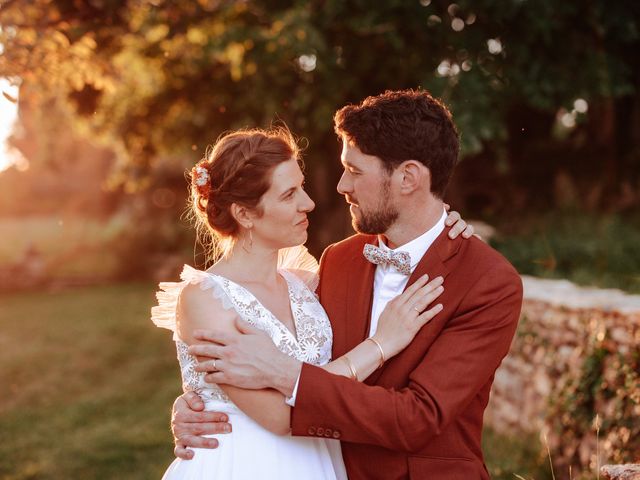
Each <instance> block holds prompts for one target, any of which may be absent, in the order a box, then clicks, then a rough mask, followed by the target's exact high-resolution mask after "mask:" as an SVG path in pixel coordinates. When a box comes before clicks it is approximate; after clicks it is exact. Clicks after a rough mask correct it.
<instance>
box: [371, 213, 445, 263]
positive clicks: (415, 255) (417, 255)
mask: <svg viewBox="0 0 640 480" xmlns="http://www.w3.org/2000/svg"><path fill="white" fill-rule="evenodd" d="M446 219H447V211H446V210H443V211H442V216H441V217H440V220H438V221H437V222H436V224H435V225H434V226H433V227H431V228H430V229H429V230H427V231H426V232H424V233H423V234H422V235H420V236H419V237H416V238H414V239H413V240H411V241H410V242H407V243H405V244H404V245H400V246H399V247H397V248H393V249H391V248H389V247H388V246H387V245H386V244H385V243H384V240H383V237H382V236H381V235H379V236H378V245H379V247H380V248H382V249H383V250H391V251H392V252H398V251H403V252H407V253H408V254H409V255H410V256H411V270H412V271H413V269H414V268H415V267H416V265H418V263H420V260H422V257H424V254H425V253H427V250H428V249H429V247H430V246H431V245H432V244H433V242H435V240H436V238H438V236H439V235H440V234H441V233H442V232H443V231H444V222H445V220H446Z"/></svg>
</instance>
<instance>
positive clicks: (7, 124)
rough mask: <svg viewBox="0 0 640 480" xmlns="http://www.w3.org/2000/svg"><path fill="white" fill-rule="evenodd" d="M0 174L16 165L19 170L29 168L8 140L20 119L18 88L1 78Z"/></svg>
mask: <svg viewBox="0 0 640 480" xmlns="http://www.w3.org/2000/svg"><path fill="white" fill-rule="evenodd" d="M0 92H2V95H1V96H0V172H1V171H3V170H6V169H7V168H9V167H11V166H13V165H15V166H16V167H18V168H19V169H26V168H27V161H26V160H25V158H24V157H23V156H22V155H21V154H20V152H19V151H17V150H16V149H15V148H11V147H10V146H9V145H8V143H7V140H8V138H9V137H10V136H11V134H12V133H13V128H14V125H15V123H16V120H17V118H18V103H17V101H14V100H17V98H18V87H17V86H16V85H11V83H10V82H9V81H8V80H7V79H5V78H0Z"/></svg>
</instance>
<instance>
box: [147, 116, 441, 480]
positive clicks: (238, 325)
mask: <svg viewBox="0 0 640 480" xmlns="http://www.w3.org/2000/svg"><path fill="white" fill-rule="evenodd" d="M299 162H300V160H299V150H298V147H297V144H296V142H295V140H294V139H293V137H292V135H291V133H290V132H289V131H288V130H286V129H284V128H280V129H273V130H269V131H265V130H243V131H236V132H234V133H231V134H228V135H226V136H224V137H222V138H221V139H220V140H219V141H218V142H217V143H216V145H215V146H214V147H213V148H212V149H211V151H210V152H208V154H207V155H206V157H205V158H204V159H203V160H201V161H200V162H199V163H198V164H197V165H196V166H195V167H194V168H193V170H192V172H191V200H192V206H193V213H194V216H195V218H196V222H197V228H198V229H199V231H200V233H202V232H208V234H210V236H211V239H212V243H210V245H211V246H212V255H213V256H214V257H215V258H217V261H216V263H214V264H213V266H212V267H211V268H209V269H208V270H206V271H200V270H195V269H193V268H191V267H189V266H186V265H185V267H184V270H183V272H182V274H181V278H182V282H179V283H161V284H160V287H161V289H162V291H160V292H158V294H157V296H158V300H159V305H158V306H156V307H154V308H153V309H152V320H153V322H154V323H155V324H156V325H157V326H160V327H164V328H169V329H171V330H173V332H174V340H175V342H176V347H177V351H178V361H179V363H180V369H181V374H182V387H183V390H184V391H185V392H187V391H194V392H196V393H198V394H199V395H200V397H201V398H202V399H203V400H204V402H205V409H206V410H210V411H217V412H224V413H225V414H227V416H228V417H229V423H230V424H231V425H232V427H233V432H232V433H231V434H227V435H220V436H215V437H216V438H217V439H218V441H219V448H217V449H216V450H208V449H196V450H195V455H194V456H193V459H192V460H181V459H176V460H175V461H174V462H173V463H172V464H171V465H170V466H169V468H168V470H167V471H166V473H165V475H164V478H165V479H167V480H178V479H181V480H184V479H193V480H196V479H205V478H224V479H247V478H273V479H276V478H277V479H281V480H287V479H291V480H293V479H300V478H305V479H318V480H320V479H323V480H324V479H336V478H339V479H344V478H346V473H345V469H344V465H343V463H342V457H341V454H340V446H339V442H338V440H336V439H333V438H330V439H322V438H304V437H292V436H291V435H290V434H289V417H290V410H291V407H289V406H288V405H287V403H286V402H285V400H286V399H285V397H284V396H283V395H282V394H281V393H280V392H278V391H275V390H270V389H265V390H259V391H256V390H244V389H241V388H237V387H232V386H229V385H213V384H208V383H206V382H205V381H204V374H203V373H199V372H197V371H196V370H195V366H196V363H197V359H196V358H194V357H193V356H191V355H189V353H188V351H187V349H188V346H189V345H192V344H195V343H198V341H197V340H196V339H195V338H194V331H195V330H197V329H204V328H209V329H211V328H215V329H217V330H219V331H222V332H224V331H233V330H234V329H240V330H246V329H252V328H255V329H259V330H262V331H263V332H265V333H266V334H267V335H269V337H270V338H271V340H272V341H273V343H274V344H275V345H276V347H277V348H278V349H280V350H281V351H283V352H285V353H287V354H288V355H291V356H294V357H295V358H297V359H298V360H301V361H303V362H308V363H311V364H314V365H318V366H323V368H325V369H326V370H328V371H329V372H331V373H334V374H336V375H344V376H348V377H352V378H355V379H357V380H360V381H362V380H364V379H366V378H367V377H368V376H369V375H370V374H371V373H373V372H374V371H375V370H376V369H377V368H378V367H380V366H381V365H382V363H384V361H385V360H386V359H389V358H391V357H392V356H394V355H396V354H398V353H399V352H400V351H402V350H403V349H404V348H405V347H406V346H407V345H408V344H409V343H410V342H411V340H412V339H413V337H414V336H415V335H416V333H417V332H418V331H419V330H420V328H421V327H422V326H423V325H424V324H425V323H427V322H428V321H429V320H431V319H432V318H433V317H434V316H435V315H436V314H437V313H438V312H439V311H440V310H441V309H442V305H439V304H438V305H435V306H433V307H432V308H430V309H428V310H425V309H426V308H427V306H429V305H430V304H432V302H433V301H434V300H435V299H436V298H437V297H438V296H439V295H440V294H441V293H442V291H443V286H442V283H443V280H442V278H440V277H438V278H436V279H433V280H431V281H430V282H427V280H428V279H427V278H425V277H426V276H425V277H423V278H421V279H420V280H418V281H416V282H415V283H414V284H413V285H412V286H410V287H409V288H408V289H407V290H406V291H405V292H404V293H403V294H402V295H400V296H398V297H396V299H395V300H393V301H391V302H389V304H388V305H387V307H386V308H385V310H384V312H383V314H382V315H381V317H380V323H379V326H378V329H377V331H376V334H375V335H374V336H373V337H371V338H367V339H366V340H365V341H363V342H362V343H360V344H359V345H358V346H356V347H355V348H354V349H353V350H351V351H350V352H348V353H347V354H345V355H343V356H342V357H340V358H336V359H333V361H332V360H331V358H330V357H331V345H332V332H331V325H330V323H329V320H328V318H327V315H326V313H325V312H324V310H323V308H322V306H321V305H320V303H319V302H318V300H317V298H316V296H315V295H314V290H315V287H316V284H317V275H316V272H317V269H318V264H317V262H316V261H315V259H314V258H313V257H312V256H311V255H309V254H308V253H307V251H306V249H305V248H304V247H302V244H303V243H304V242H305V241H306V240H307V227H308V225H309V222H308V220H307V213H308V212H310V211H311V210H313V208H314V203H313V201H312V200H311V199H310V198H309V196H308V195H307V194H306V192H305V191H304V189H303V185H304V176H303V174H302V171H301V169H300V164H299ZM420 312H423V313H420Z"/></svg>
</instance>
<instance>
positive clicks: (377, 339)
mask: <svg viewBox="0 0 640 480" xmlns="http://www.w3.org/2000/svg"><path fill="white" fill-rule="evenodd" d="M369 338H370V340H373V342H374V343H375V344H376V345H375V346H376V348H377V349H378V351H379V353H380V356H381V359H382V362H383V363H384V362H386V361H387V360H389V359H390V358H391V357H393V356H394V355H395V353H394V352H393V346H392V345H390V342H389V341H387V340H386V338H385V337H384V336H383V335H380V334H379V333H376V334H374V335H372V336H371V337H369Z"/></svg>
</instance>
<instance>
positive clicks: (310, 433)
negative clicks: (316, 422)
mask: <svg viewBox="0 0 640 480" xmlns="http://www.w3.org/2000/svg"><path fill="white" fill-rule="evenodd" d="M307 433H308V434H309V435H315V434H316V427H309V430H307Z"/></svg>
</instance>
